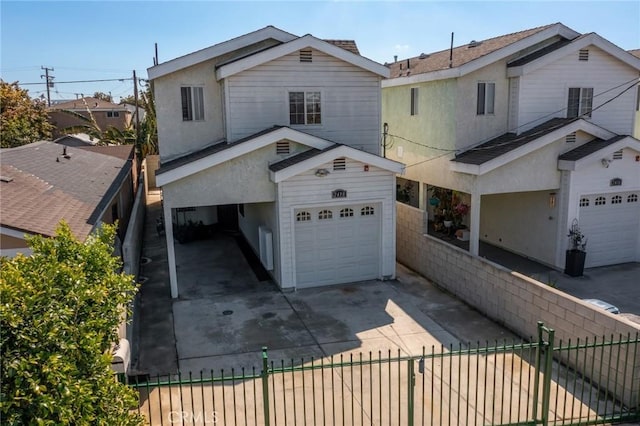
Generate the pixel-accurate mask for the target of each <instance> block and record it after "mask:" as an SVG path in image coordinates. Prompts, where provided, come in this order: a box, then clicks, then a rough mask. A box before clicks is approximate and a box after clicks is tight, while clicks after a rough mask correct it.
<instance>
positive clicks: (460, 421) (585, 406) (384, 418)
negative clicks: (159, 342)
mask: <svg viewBox="0 0 640 426" xmlns="http://www.w3.org/2000/svg"><path fill="white" fill-rule="evenodd" d="M553 335H554V332H553V330H550V329H547V328H546V327H544V326H543V325H542V324H539V335H538V341H537V342H535V343H517V344H515V343H514V344H502V345H497V344H496V345H494V346H485V347H481V346H480V345H479V344H478V345H475V346H474V347H470V345H466V346H465V348H463V347H462V345H459V346H458V348H454V347H451V346H450V347H448V348H444V347H439V348H436V347H431V348H429V349H426V348H425V349H423V351H422V354H421V355H420V356H413V357H407V356H401V354H400V352H398V353H395V354H393V353H391V352H390V351H387V352H386V353H382V352H378V353H371V352H369V353H367V354H358V355H348V356H344V355H340V356H338V357H336V356H332V357H327V358H323V359H319V360H315V359H309V360H305V359H300V360H288V361H286V362H285V361H279V362H274V361H272V360H269V359H268V357H267V351H266V348H264V349H263V352H262V366H261V368H260V369H259V370H256V369H255V368H252V369H250V370H246V369H238V370H236V369H232V370H231V371H224V370H221V371H214V370H210V371H209V372H207V373H204V372H200V373H198V375H197V376H194V375H192V374H191V373H189V374H178V375H177V376H174V377H171V376H166V377H165V378H161V377H159V376H158V377H155V378H151V379H149V380H147V381H144V382H135V383H131V386H133V387H134V388H136V389H137V390H138V391H139V393H140V404H139V407H138V411H139V413H140V414H142V415H144V416H145V418H146V420H147V422H148V424H151V425H171V424H179V425H207V424H219V425H365V424H366V425H486V424H492V425H536V424H542V425H577V424H580V425H587V424H604V423H615V422H622V421H627V422H629V421H636V420H640V363H639V362H638V359H639V358H640V336H638V334H636V335H635V336H630V335H627V336H619V337H618V339H617V340H614V339H613V336H611V338H609V339H604V338H603V339H593V340H585V341H576V342H568V343H567V344H563V343H562V342H560V343H559V344H558V345H555V343H554V336H553Z"/></svg>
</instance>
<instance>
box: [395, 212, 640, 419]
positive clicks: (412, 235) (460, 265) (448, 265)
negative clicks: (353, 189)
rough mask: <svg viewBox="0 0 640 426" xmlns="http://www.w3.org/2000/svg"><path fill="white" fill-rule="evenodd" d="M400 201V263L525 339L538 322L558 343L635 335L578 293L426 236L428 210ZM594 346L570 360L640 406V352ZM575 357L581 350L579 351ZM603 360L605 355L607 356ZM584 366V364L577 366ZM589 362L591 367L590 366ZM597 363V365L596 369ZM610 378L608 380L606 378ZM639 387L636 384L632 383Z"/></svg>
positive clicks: (635, 329) (633, 328)
mask: <svg viewBox="0 0 640 426" xmlns="http://www.w3.org/2000/svg"><path fill="white" fill-rule="evenodd" d="M396 205H397V230H396V238H397V251H396V257H397V259H398V261H399V262H400V263H402V264H404V265H406V266H408V267H409V268H411V269H413V270H415V271H416V272H418V273H420V274H421V275H423V276H424V277H426V278H428V279H429V280H431V281H433V282H434V283H435V284H437V285H438V286H440V287H442V288H444V289H446V290H448V291H450V292H451V293H453V294H455V295H456V296H457V297H458V298H460V299H461V300H463V301H465V302H466V303H468V304H469V305H471V306H474V307H475V308H476V309H478V310H479V311H480V312H482V313H483V314H485V315H486V316H488V317H489V318H492V319H493V320H495V321H496V322H498V323H500V324H503V325H505V326H506V327H508V328H509V329H511V330H513V331H514V332H516V333H518V334H519V335H520V336H522V337H523V338H527V339H528V338H530V337H532V336H537V322H538V321H542V322H544V324H545V326H547V327H549V328H553V329H554V330H555V335H556V343H558V341H559V340H562V342H563V345H564V346H566V345H567V344H568V343H569V342H571V343H572V344H575V343H576V342H577V340H578V339H580V342H581V343H584V341H585V339H586V338H588V339H589V342H593V339H594V337H597V339H598V341H602V340H603V337H604V338H605V339H606V340H618V338H619V337H620V335H622V336H624V337H625V338H626V336H631V338H635V337H636V336H637V335H638V333H639V332H640V326H639V325H637V324H635V323H633V322H631V321H628V320H626V319H624V318H621V317H617V316H616V315H612V314H609V313H608V312H605V311H602V310H599V309H596V308H594V307H592V306H591V305H589V304H587V303H585V302H582V301H581V300H580V299H577V298H575V297H573V296H570V295H567V294H565V293H563V292H561V291H559V290H556V289H554V288H552V287H550V286H548V285H546V284H543V283H541V282H539V281H536V280H534V279H531V278H529V277H526V276H524V275H521V274H518V273H517V272H513V271H511V270H509V269H507V268H504V267H502V266H500V265H497V264H495V263H493V262H490V261H488V260H486V259H483V258H480V257H478V256H473V255H471V254H470V253H469V252H467V251H465V250H462V249H459V248H458V247H455V246H452V245H450V244H447V243H445V242H443V241H441V240H439V239H437V238H433V237H431V236H429V235H425V234H424V229H425V228H424V223H425V222H424V219H425V216H424V215H425V212H424V211H422V210H419V209H416V208H414V207H411V206H407V205H405V204H402V203H396ZM619 349H620V348H618V347H606V348H603V350H602V351H601V350H600V349H598V350H596V351H595V352H594V351H592V350H590V351H588V353H589V354H590V355H591V354H595V362H593V363H592V361H593V360H592V358H591V356H590V355H589V356H587V357H585V356H584V355H583V354H580V356H579V357H578V359H579V361H578V363H576V362H574V361H575V360H573V361H571V360H564V361H565V362H570V364H571V365H572V366H573V367H574V368H576V369H577V370H578V371H581V372H582V373H583V374H585V375H588V376H591V378H592V379H593V380H596V381H598V380H600V381H605V380H606V381H607V383H602V384H603V385H605V386H607V388H608V389H609V390H610V391H613V390H614V389H615V393H616V395H621V397H622V398H623V399H624V402H625V404H627V405H628V406H631V407H638V406H639V405H640V389H639V386H638V384H640V350H635V351H634V348H633V347H631V348H630V350H629V351H626V348H625V347H622V349H621V350H620V352H618V351H619ZM573 357H575V352H574V353H573ZM601 358H602V359H601ZM577 364H579V365H577ZM585 366H586V368H585ZM592 366H593V367H592ZM606 378H608V379H606ZM632 385H633V386H632Z"/></svg>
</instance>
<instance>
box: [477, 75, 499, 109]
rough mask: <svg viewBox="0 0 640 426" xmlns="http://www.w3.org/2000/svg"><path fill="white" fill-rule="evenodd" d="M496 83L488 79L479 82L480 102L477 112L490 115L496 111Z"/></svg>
mask: <svg viewBox="0 0 640 426" xmlns="http://www.w3.org/2000/svg"><path fill="white" fill-rule="evenodd" d="M495 103H496V84H495V83H492V82H487V81H479V82H478V102H477V108H476V113H477V114H478V115H490V114H493V113H494V111H495Z"/></svg>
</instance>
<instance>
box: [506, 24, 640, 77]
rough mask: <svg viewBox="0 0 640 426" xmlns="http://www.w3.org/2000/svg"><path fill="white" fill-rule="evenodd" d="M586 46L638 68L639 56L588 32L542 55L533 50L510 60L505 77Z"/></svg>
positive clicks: (536, 66) (541, 64) (546, 63)
mask: <svg viewBox="0 0 640 426" xmlns="http://www.w3.org/2000/svg"><path fill="white" fill-rule="evenodd" d="M588 46H596V47H598V48H600V49H602V50H603V51H605V52H606V53H608V54H609V55H611V56H613V57H614V58H616V59H618V60H619V61H621V62H623V63H625V64H627V65H629V66H630V67H633V68H635V69H636V70H640V58H637V57H635V56H634V55H633V54H631V53H630V52H627V51H625V50H624V49H621V48H619V47H618V46H616V45H615V44H613V43H611V42H610V41H608V40H606V39H604V38H602V37H600V36H599V35H598V34H596V33H589V34H585V35H583V36H580V37H578V38H576V39H574V40H571V42H569V43H563V44H562V45H558V46H557V48H555V49H552V50H549V51H547V52H544V54H543V55H539V54H537V53H538V52H534V53H533V54H531V55H529V56H528V57H525V58H522V59H519V60H517V61H514V62H512V63H511V64H509V65H508V69H507V77H517V76H521V75H524V74H526V73H528V72H531V71H535V70H537V69H539V68H542V67H543V66H545V65H548V64H550V63H552V62H554V61H556V60H558V59H560V58H563V57H565V56H567V55H569V54H571V53H573V52H577V51H578V50H580V49H584V48H586V47H588ZM543 50H544V49H543Z"/></svg>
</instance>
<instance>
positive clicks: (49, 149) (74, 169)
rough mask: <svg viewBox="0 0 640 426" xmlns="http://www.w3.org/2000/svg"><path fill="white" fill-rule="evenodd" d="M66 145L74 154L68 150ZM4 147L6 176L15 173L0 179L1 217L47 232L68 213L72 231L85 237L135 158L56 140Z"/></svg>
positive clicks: (30, 230)
mask: <svg viewBox="0 0 640 426" xmlns="http://www.w3.org/2000/svg"><path fill="white" fill-rule="evenodd" d="M101 148H111V147H101ZM65 149H66V153H67V157H69V158H66V157H65V156H64V155H63V152H64V151H63V150H65ZM129 149H130V148H129ZM0 153H1V156H2V163H1V165H0V166H1V168H2V176H3V177H9V178H10V179H12V180H11V181H10V182H4V181H3V182H0V197H1V199H2V202H1V203H0V223H1V224H2V226H7V227H9V228H13V229H16V230H20V231H24V232H28V233H37V234H42V235H47V236H52V235H54V233H55V229H56V228H57V226H58V223H59V222H60V220H61V219H65V220H66V221H67V223H69V226H70V227H71V230H72V232H73V234H74V235H75V236H76V237H77V238H79V239H81V240H84V239H85V238H86V237H87V235H88V234H89V233H90V232H91V230H92V229H93V227H94V226H95V225H96V224H97V223H98V220H99V219H100V215H101V213H102V212H103V211H104V209H105V208H107V207H108V203H109V202H110V201H111V199H112V198H113V196H114V195H115V194H116V193H117V191H118V190H119V188H120V187H121V185H122V183H123V181H124V179H125V178H126V177H127V176H128V175H129V174H130V172H131V161H129V160H126V159H121V158H118V155H116V156H114V155H105V154H101V153H98V152H92V151H91V149H80V148H73V147H65V146H62V145H58V144H55V143H53V142H36V143H33V144H29V145H24V146H21V147H18V148H10V149H3V150H1V151H0Z"/></svg>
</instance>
